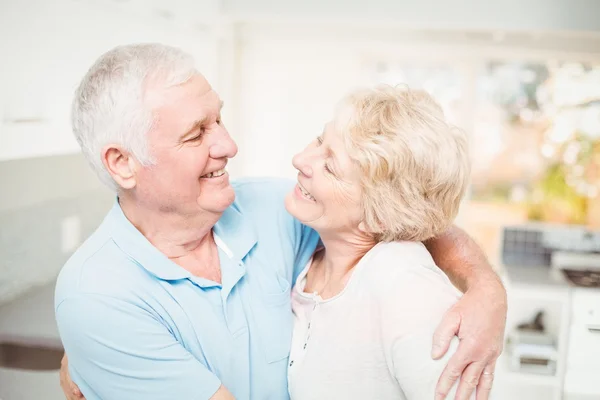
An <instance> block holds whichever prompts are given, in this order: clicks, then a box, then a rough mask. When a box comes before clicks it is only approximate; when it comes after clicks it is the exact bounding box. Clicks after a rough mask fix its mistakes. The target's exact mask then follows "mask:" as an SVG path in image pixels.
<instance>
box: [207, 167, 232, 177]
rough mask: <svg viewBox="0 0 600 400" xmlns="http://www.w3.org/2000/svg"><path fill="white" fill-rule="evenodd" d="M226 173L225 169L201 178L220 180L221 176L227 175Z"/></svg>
mask: <svg viewBox="0 0 600 400" xmlns="http://www.w3.org/2000/svg"><path fill="white" fill-rule="evenodd" d="M225 172H227V171H225V168H223V169H220V170H218V171H214V172H210V173H208V174H206V175H202V176H201V177H200V178H218V177H220V176H223V175H225Z"/></svg>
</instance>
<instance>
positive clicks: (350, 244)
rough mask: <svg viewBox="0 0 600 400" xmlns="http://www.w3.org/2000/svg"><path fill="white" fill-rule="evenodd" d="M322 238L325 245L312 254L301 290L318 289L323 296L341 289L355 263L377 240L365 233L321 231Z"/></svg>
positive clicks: (328, 295) (334, 293)
mask: <svg viewBox="0 0 600 400" xmlns="http://www.w3.org/2000/svg"><path fill="white" fill-rule="evenodd" d="M321 240H322V242H323V245H324V247H325V249H324V250H322V251H321V252H319V253H317V254H316V255H315V257H314V258H313V262H312V264H311V268H310V269H309V271H308V274H307V281H306V286H305V288H304V291H305V292H309V293H314V292H317V293H318V294H319V295H320V296H321V297H322V298H324V299H325V298H330V297H333V296H335V295H337V294H339V293H340V292H341V291H342V290H343V289H344V287H345V286H346V283H347V282H348V280H349V278H350V276H351V275H352V271H353V269H354V267H355V266H356V264H358V262H359V261H360V259H361V258H363V256H364V255H365V254H367V252H368V251H369V250H371V249H372V248H373V246H375V244H376V242H375V241H374V240H373V239H371V238H367V237H365V236H364V235H347V236H345V237H343V236H336V237H331V236H327V235H323V236H321Z"/></svg>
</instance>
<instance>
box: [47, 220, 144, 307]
mask: <svg viewBox="0 0 600 400" xmlns="http://www.w3.org/2000/svg"><path fill="white" fill-rule="evenodd" d="M144 275H147V274H144V273H143V270H142V269H141V268H138V266H137V265H136V264H135V262H134V261H132V260H131V259H130V258H129V257H128V256H127V254H125V253H124V252H123V251H122V250H121V248H120V247H119V246H118V245H117V243H116V242H115V241H114V240H113V238H112V237H111V236H110V235H108V234H107V233H106V232H105V231H104V230H103V229H98V230H97V231H96V232H94V233H93V234H92V235H91V236H90V237H89V238H88V239H87V240H86V241H85V242H84V243H83V244H82V245H81V246H80V247H79V248H78V249H77V250H76V251H75V253H73V255H72V256H71V257H70V258H69V259H68V260H67V262H66V263H65V265H64V266H63V268H62V269H61V271H60V273H59V275H58V279H57V281H56V289H55V305H56V306H58V305H59V304H60V303H61V302H62V301H63V300H65V299H67V298H69V297H75V296H85V295H102V296H107V297H113V298H125V297H129V296H130V295H131V293H128V292H130V291H131V290H132V289H133V287H134V286H136V285H131V283H132V282H138V283H139V282H140V280H143V279H144ZM146 278H147V277H146ZM127 282H130V284H127Z"/></svg>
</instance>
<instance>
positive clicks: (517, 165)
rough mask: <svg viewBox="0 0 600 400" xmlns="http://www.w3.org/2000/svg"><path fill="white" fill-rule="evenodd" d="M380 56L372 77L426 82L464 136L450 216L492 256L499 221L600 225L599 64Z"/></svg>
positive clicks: (392, 81)
mask: <svg viewBox="0 0 600 400" xmlns="http://www.w3.org/2000/svg"><path fill="white" fill-rule="evenodd" d="M467 64H469V65H467V66H466V67H465V63H461V64H458V63H453V62H445V61H440V63H439V64H421V65H419V64H410V63H407V62H378V63H374V64H372V65H370V66H369V69H368V76H369V78H370V79H369V80H370V81H371V83H377V82H384V83H389V84H399V83H406V84H408V85H409V86H410V87H418V88H422V89H425V90H427V91H428V92H430V93H431V94H432V95H433V96H435V97H436V99H437V100H438V101H439V102H440V104H441V105H442V107H443V108H444V110H445V112H446V115H447V116H448V118H449V120H450V121H451V122H453V123H455V124H457V125H458V126H460V127H461V128H463V129H465V130H466V131H467V132H469V134H470V140H471V155H472V161H473V172H472V184H471V188H470V193H469V196H468V199H467V201H466V202H465V205H464V206H463V209H462V211H461V215H460V217H459V219H457V223H458V224H459V225H461V226H462V227H463V228H465V229H466V230H467V231H468V232H469V233H470V234H471V235H472V236H473V237H474V238H475V239H476V240H477V241H478V242H479V243H480V244H481V245H482V247H483V248H484V250H485V251H486V252H487V254H488V255H489V256H490V259H491V260H493V261H494V262H497V261H498V260H499V257H498V250H499V249H498V247H499V246H498V244H499V241H500V234H501V229H502V227H503V226H504V225H507V224H519V223H525V222H527V221H541V222H550V223H563V224H582V225H588V226H591V227H600V206H599V205H597V203H599V202H600V201H598V200H596V201H594V199H597V197H598V195H599V194H600V193H599V192H600V63H599V64H595V65H594V64H585V63H579V62H557V61H547V62H527V61H522V60H473V61H468V62H467Z"/></svg>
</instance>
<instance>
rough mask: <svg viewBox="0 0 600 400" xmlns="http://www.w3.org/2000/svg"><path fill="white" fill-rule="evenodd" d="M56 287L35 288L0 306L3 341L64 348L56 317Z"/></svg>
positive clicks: (0, 334) (0, 332) (0, 329)
mask: <svg viewBox="0 0 600 400" xmlns="http://www.w3.org/2000/svg"><path fill="white" fill-rule="evenodd" d="M54 285H55V282H51V283H50V284H47V285H45V286H39V287H36V288H33V289H31V291H29V292H27V293H25V294H24V295H22V296H20V297H19V298H17V299H15V300H13V301H11V302H10V303H6V304H3V305H1V306H0V342H10V343H20V344H32V345H40V346H50V347H62V344H61V342H60V338H59V335H58V328H57V327H56V320H55V318H54Z"/></svg>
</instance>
